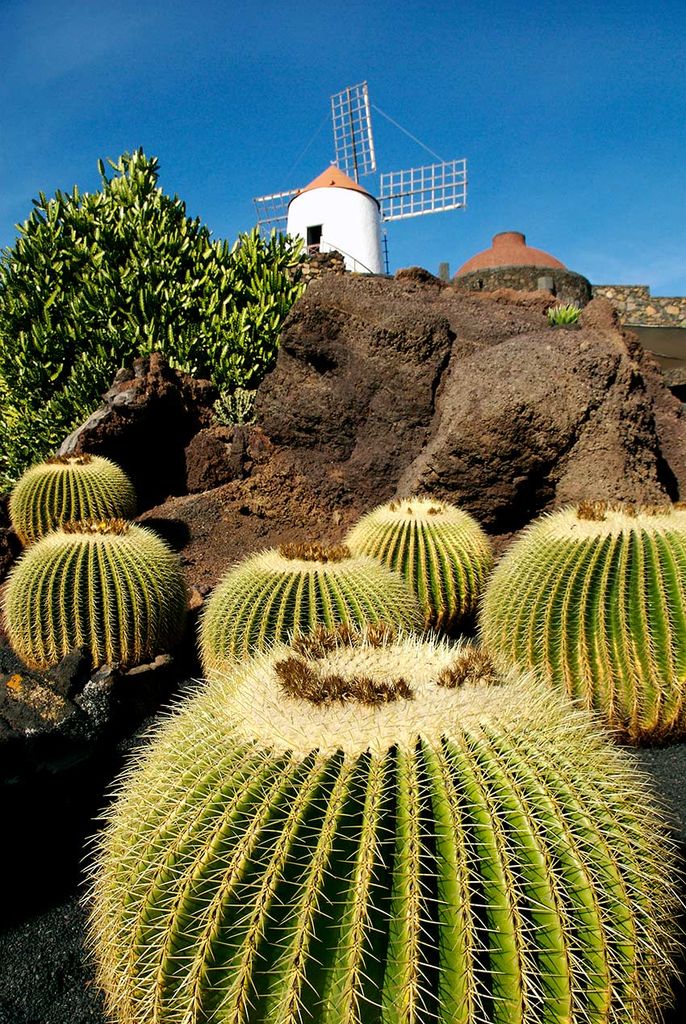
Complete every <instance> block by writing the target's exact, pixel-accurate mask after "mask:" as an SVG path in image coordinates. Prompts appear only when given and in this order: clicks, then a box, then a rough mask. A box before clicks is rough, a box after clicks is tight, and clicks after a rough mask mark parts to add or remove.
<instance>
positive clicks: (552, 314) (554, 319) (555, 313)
mask: <svg viewBox="0 0 686 1024" xmlns="http://www.w3.org/2000/svg"><path fill="white" fill-rule="evenodd" d="M580 316H581V310H580V309H579V307H578V306H574V305H572V303H571V302H570V303H568V305H566V306H563V305H559V306H551V307H550V309H549V310H548V323H549V324H550V326H551V327H557V326H559V325H560V324H575V323H576V322H577V320H578V319H579V317H580Z"/></svg>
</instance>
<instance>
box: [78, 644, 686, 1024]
mask: <svg viewBox="0 0 686 1024" xmlns="http://www.w3.org/2000/svg"><path fill="white" fill-rule="evenodd" d="M501 683H505V684H506V685H500V684H501ZM107 816H108V819H109V820H108V824H107V826H106V828H105V829H104V830H103V832H102V833H101V834H100V837H99V840H98V850H97V854H96V867H95V871H94V875H93V880H92V889H91V903H92V914H91V940H92V947H93V949H94V952H95V955H96V958H97V961H98V980H99V982H100V984H101V985H102V987H103V988H104V990H105V995H106V999H107V1006H108V1009H109V1010H110V1012H111V1013H112V1015H113V1018H114V1019H115V1020H116V1021H117V1022H119V1024H134V1022H135V1024H209V1022H210V1021H216V1022H220V1021H222V1022H226V1024H304V1022H306V1021H307V1022H309V1024H433V1022H435V1024H438V1022H440V1024H480V1022H482V1024H483V1022H486V1021H488V1022H489V1024H523V1022H525V1021H526V1022H528V1024H543V1022H546V1024H570V1022H572V1021H575V1022H591V1021H592V1022H594V1024H618V1022H620V1021H621V1022H622V1024H646V1022H648V1021H654V1020H657V1019H659V1016H660V1012H659V1011H660V1009H661V1008H663V1007H664V1003H665V1001H666V1000H667V999H668V994H667V993H668V986H669V984H670V982H671V981H672V979H673V977H674V974H675V970H674V957H675V950H674V946H675V942H674V939H673V934H674V928H675V922H674V918H675V915H676V913H677V907H678V903H679V900H678V897H677V891H678V882H677V873H676V871H675V858H674V851H673V849H672V847H671V844H670V841H669V839H668V838H667V837H666V834H665V833H666V829H665V828H664V824H663V822H662V821H661V819H660V816H659V814H658V812H657V811H656V809H655V807H654V805H653V801H652V800H651V797H650V794H649V792H647V789H646V786H645V783H644V780H643V777H642V776H641V775H640V774H639V772H638V771H637V769H636V768H635V767H634V764H633V762H632V760H631V759H630V758H629V757H628V756H627V755H626V754H625V753H623V752H621V751H620V750H618V749H616V748H613V747H612V746H611V745H610V744H608V743H607V742H606V740H605V738H604V737H603V736H602V735H601V734H600V733H599V732H598V731H597V730H596V729H594V727H593V726H592V725H591V723H590V721H589V719H588V716H587V715H586V714H585V713H583V712H580V711H579V712H575V711H574V710H572V709H571V708H570V707H569V705H568V703H567V701H565V700H563V699H562V698H556V697H555V696H554V695H551V694H550V693H548V692H541V688H540V685H534V684H533V683H532V682H531V681H530V680H527V679H526V678H522V677H521V676H510V677H508V678H503V677H501V676H500V675H499V674H498V673H497V672H495V671H494V670H493V668H492V667H491V666H489V664H488V662H487V661H486V660H485V659H484V657H483V655H482V653H481V652H480V651H478V650H474V649H465V648H455V647H452V646H449V645H448V644H444V643H437V642H424V641H420V640H403V641H395V642H394V641H392V639H391V638H389V637H384V636H379V635H378V634H377V635H376V636H375V637H374V638H373V639H371V638H370V639H368V640H367V643H366V645H364V646H362V647H361V648H360V647H352V646H347V645H345V644H344V643H343V642H342V641H341V642H339V643H336V642H335V639H334V640H333V642H331V640H330V639H329V640H328V641H327V642H325V638H323V637H319V638H316V639H315V640H314V641H313V642H312V643H311V644H309V643H308V642H307V641H305V642H302V643H300V644H297V645H296V649H295V651H294V650H293V649H291V648H284V647H279V648H277V649H276V650H275V651H273V652H271V653H269V654H266V655H262V656H261V657H260V658H258V659H255V660H253V661H252V662H246V663H244V664H243V665H242V666H240V667H238V668H237V669H236V671H235V674H234V675H232V676H228V677H225V678H217V679H213V680H212V681H211V682H210V683H209V685H206V686H204V687H203V688H202V689H201V690H200V691H199V692H198V693H197V694H196V696H194V697H192V698H190V699H187V700H186V702H185V703H184V704H183V705H182V707H181V709H180V711H177V713H176V714H175V715H174V716H173V717H172V718H171V719H169V720H168V721H167V722H166V723H164V725H163V726H162V727H161V728H160V729H159V730H158V732H157V735H156V737H155V738H154V739H153V741H152V742H151V743H149V745H148V746H147V748H144V749H143V750H142V751H141V752H139V754H138V755H137V758H136V761H135V763H134V764H133V765H132V766H131V767H130V768H129V770H128V772H127V774H126V776H125V777H124V778H123V780H122V781H121V782H120V785H119V798H118V800H117V801H116V803H114V805H113V806H111V807H110V809H109V811H108V812H107Z"/></svg>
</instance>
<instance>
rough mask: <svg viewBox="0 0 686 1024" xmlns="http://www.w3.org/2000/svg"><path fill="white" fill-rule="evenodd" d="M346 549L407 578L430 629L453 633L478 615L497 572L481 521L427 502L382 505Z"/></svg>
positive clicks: (363, 521)
mask: <svg viewBox="0 0 686 1024" xmlns="http://www.w3.org/2000/svg"><path fill="white" fill-rule="evenodd" d="M346 544H348V545H349V547H350V549H351V550H352V551H354V552H356V553H357V554H364V555H370V556H371V557H372V558H375V559H377V560H378V561H380V562H381V563H382V564H384V565H386V566H387V567H388V568H389V569H393V570H395V571H396V572H399V573H400V574H401V575H402V576H403V577H404V579H405V581H406V582H407V584H408V585H409V586H410V587H411V589H412V590H413V591H414V592H415V594H416V595H417V598H418V600H419V603H420V606H421V608H422V611H423V613H424V624H425V628H429V627H434V628H436V629H445V630H452V629H454V628H455V626H456V625H458V624H459V622H460V620H462V619H464V618H465V616H467V615H469V614H470V613H471V612H473V611H474V609H475V608H476V603H477V601H478V598H479V594H480V593H481V590H482V587H483V585H484V583H485V580H486V578H487V576H488V574H489V572H490V571H491V568H492V566H493V552H492V550H491V545H490V541H489V540H488V537H487V536H486V534H485V533H484V531H483V530H482V529H481V527H480V526H479V524H478V523H477V522H476V520H475V519H473V518H472V516H470V515H469V514H468V513H467V512H463V511H462V510H461V509H459V508H456V507H455V505H449V504H447V503H446V502H441V501H432V500H430V499H427V498H407V499H404V500H402V501H392V502H390V504H388V505H381V506H380V507H379V508H376V509H374V510H373V511H372V512H369V513H368V514H367V515H366V516H363V518H362V519H361V520H360V522H359V523H358V524H357V525H356V526H354V527H353V529H352V530H351V532H350V533H349V534H348V536H347V538H346Z"/></svg>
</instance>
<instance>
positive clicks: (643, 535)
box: [480, 501, 686, 742]
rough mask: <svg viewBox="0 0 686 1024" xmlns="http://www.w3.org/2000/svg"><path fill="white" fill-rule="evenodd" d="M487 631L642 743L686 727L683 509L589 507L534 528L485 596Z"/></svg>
mask: <svg viewBox="0 0 686 1024" xmlns="http://www.w3.org/2000/svg"><path fill="white" fill-rule="evenodd" d="M480 628H481V637H482V640H483V643H484V645H485V646H486V647H487V649H488V650H489V652H490V653H491V654H492V656H493V657H494V658H496V659H497V661H498V662H499V663H500V664H501V665H502V666H510V665H518V666H520V667H521V668H531V669H535V670H536V671H537V672H539V673H540V674H542V675H543V676H544V677H545V678H546V679H547V680H548V681H549V682H550V684H551V685H553V686H556V687H558V688H559V689H561V690H564V691H565V692H566V693H567V694H569V696H570V697H572V698H573V699H574V700H575V701H576V702H577V703H579V704H581V705H583V706H584V707H587V708H589V709H591V710H593V711H595V712H597V713H598V714H599V715H601V716H602V717H603V719H604V720H605V722H606V723H607V725H608V726H610V727H611V728H613V729H614V730H616V731H617V732H618V733H619V734H620V735H621V736H623V737H625V738H626V739H629V740H631V741H635V742H641V741H653V740H663V739H665V738H667V737H671V736H679V735H683V733H684V731H685V729H686V509H684V508H680V507H676V506H674V507H672V506H666V507H655V508H635V507H632V506H628V505H617V504H607V503H605V502H591V501H589V502H584V503H582V504H581V505H579V507H578V508H567V509H563V510H562V511H560V512H556V513H553V514H551V515H547V516H544V517H543V518H542V519H540V520H538V521H537V522H535V523H534V524H533V525H532V526H530V527H529V528H528V529H526V530H525V531H524V533H523V535H522V536H521V537H520V538H519V539H518V540H517V541H516V543H515V544H513V546H512V547H511V548H510V550H509V551H508V552H507V553H506V555H505V557H504V558H503V559H502V561H501V562H500V563H499V565H498V566H497V568H496V570H495V572H494V573H493V576H492V578H491V581H490V584H489V586H488V588H487V590H486V594H485V596H484V601H483V607H482V609H481V616H480Z"/></svg>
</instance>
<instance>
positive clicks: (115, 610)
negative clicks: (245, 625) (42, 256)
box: [4, 519, 187, 669]
mask: <svg viewBox="0 0 686 1024" xmlns="http://www.w3.org/2000/svg"><path fill="white" fill-rule="evenodd" d="M186 606H187V593H186V584H185V582H184V578H183V574H182V571H181V566H180V562H179V559H178V557H177V556H176V554H175V553H174V552H173V551H172V550H171V549H170V548H169V547H167V545H166V544H165V543H164V541H162V540H160V538H159V537H157V536H156V535H155V534H154V533H153V532H152V531H151V530H147V529H145V528H144V527H141V526H135V525H133V524H130V523H127V522H126V521H124V520H121V519H119V520H117V519H115V520H89V521H84V522H79V523H65V524H64V526H63V528H61V529H59V530H55V531H53V532H52V533H48V534H46V536H45V537H43V538H42V540H39V541H38V542H37V543H36V544H33V545H32V546H31V547H29V548H27V550H26V551H25V552H24V554H23V555H22V556H21V558H19V560H18V561H17V562H16V564H15V565H14V567H13V568H12V570H11V572H10V576H9V581H8V585H7V591H6V594H5V603H4V611H5V624H6V629H7V635H8V638H9V641H10V644H11V646H12V648H13V650H14V651H15V652H16V653H17V654H18V655H19V657H20V658H21V659H22V660H23V661H24V662H25V663H26V664H27V665H28V666H30V667H32V668H38V669H45V668H49V667H50V666H51V665H55V664H57V662H58V661H59V660H60V659H61V658H62V657H64V655H65V654H67V653H68V652H69V651H70V650H72V649H73V648H75V647H81V646H86V647H87V648H88V649H89V650H90V653H91V656H92V658H93V663H94V665H95V666H99V665H103V664H113V663H114V662H120V663H122V664H125V665H134V664H136V663H138V662H141V661H144V660H146V659H147V658H150V657H154V656H155V655H156V654H159V653H161V652H165V651H168V650H169V649H170V648H171V647H172V646H173V645H174V644H175V643H176V642H177V641H178V639H179V638H180V635H181V632H182V631H183V625H184V621H185V616H186Z"/></svg>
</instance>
